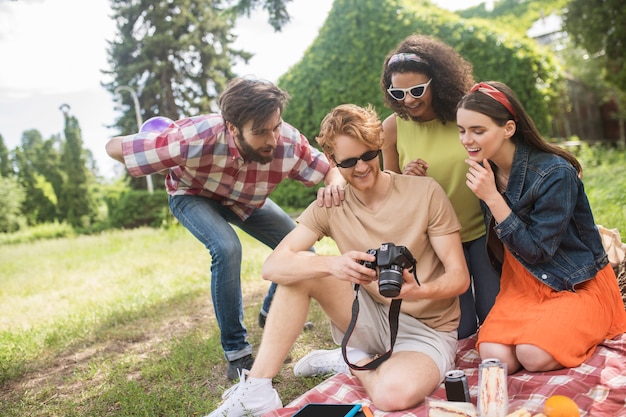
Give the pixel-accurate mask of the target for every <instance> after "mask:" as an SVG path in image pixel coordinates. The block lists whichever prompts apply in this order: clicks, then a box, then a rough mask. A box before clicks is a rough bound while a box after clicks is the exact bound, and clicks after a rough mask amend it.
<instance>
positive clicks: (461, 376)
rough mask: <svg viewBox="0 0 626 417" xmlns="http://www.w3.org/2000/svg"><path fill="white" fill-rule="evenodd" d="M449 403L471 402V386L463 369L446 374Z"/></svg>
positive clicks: (445, 383)
mask: <svg viewBox="0 0 626 417" xmlns="http://www.w3.org/2000/svg"><path fill="white" fill-rule="evenodd" d="M444 385H445V387H446V398H447V399H448V401H458V402H467V403H468V402H470V394H469V386H468V384H467V377H466V376H465V372H463V370H461V369H456V370H453V371H448V372H446V379H445V381H444Z"/></svg>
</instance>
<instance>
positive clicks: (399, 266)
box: [361, 242, 419, 298]
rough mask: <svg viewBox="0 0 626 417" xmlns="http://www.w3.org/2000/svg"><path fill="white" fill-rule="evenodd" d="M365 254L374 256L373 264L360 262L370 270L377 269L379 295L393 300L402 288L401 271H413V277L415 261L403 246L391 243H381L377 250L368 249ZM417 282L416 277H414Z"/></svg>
mask: <svg viewBox="0 0 626 417" xmlns="http://www.w3.org/2000/svg"><path fill="white" fill-rule="evenodd" d="M367 253H369V254H371V255H374V256H375V257H376V260H375V261H374V262H367V261H362V262H361V263H362V264H363V265H364V266H366V267H368V268H370V269H376V267H378V269H379V273H378V292H380V295H382V296H384V297H387V298H393V297H397V296H398V294H400V289H401V288H402V282H403V279H402V270H403V269H405V268H407V269H409V271H411V270H413V273H414V275H415V264H416V263H417V261H416V260H415V258H413V255H412V254H411V252H410V251H409V250H408V249H407V248H406V247H404V246H396V245H394V244H393V243H390V242H388V243H383V244H382V245H380V247H379V248H378V249H368V250H367ZM415 280H416V281H417V283H418V284H419V281H418V280H417V276H415Z"/></svg>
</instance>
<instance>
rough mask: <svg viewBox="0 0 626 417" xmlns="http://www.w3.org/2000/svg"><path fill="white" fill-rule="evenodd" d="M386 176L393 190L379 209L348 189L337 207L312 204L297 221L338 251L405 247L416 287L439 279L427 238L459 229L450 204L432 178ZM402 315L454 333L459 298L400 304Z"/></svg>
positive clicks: (374, 286) (373, 287) (371, 289)
mask: <svg viewBox="0 0 626 417" xmlns="http://www.w3.org/2000/svg"><path fill="white" fill-rule="evenodd" d="M385 172H386V173H387V174H389V175H391V186H390V187H389V190H388V192H387V195H386V197H385V201H384V203H383V204H382V205H381V206H380V208H379V209H378V210H377V211H375V212H374V211H372V210H370V209H368V208H367V207H365V206H364V205H363V204H362V203H361V202H360V201H359V200H358V199H357V198H356V197H355V195H354V192H353V190H352V188H351V187H350V186H349V185H348V186H347V187H346V197H345V200H344V201H343V203H342V204H341V205H340V206H333V207H319V206H318V205H317V203H315V202H313V203H312V204H311V205H309V207H308V208H307V209H306V210H305V211H304V212H303V213H302V214H301V215H300V217H299V218H298V222H299V223H301V224H302V225H304V226H306V227H308V228H309V229H311V230H312V231H313V232H315V233H317V234H318V236H319V239H321V238H322V237H324V236H329V237H330V238H332V239H333V240H334V241H335V243H336V244H337V247H338V248H339V251H340V252H341V253H345V252H347V251H350V250H358V251H363V252H365V251H366V250H368V249H378V248H379V247H380V245H381V244H382V243H387V242H391V243H394V244H395V245H396V246H406V247H407V249H409V251H410V252H411V254H413V257H414V258H415V259H416V260H417V265H416V271H417V277H418V279H419V281H420V283H426V282H429V281H432V280H435V279H438V277H439V276H441V275H442V274H443V272H444V267H443V265H442V264H441V261H440V260H439V258H438V257H437V255H436V253H435V251H434V249H433V247H432V246H431V245H430V241H429V238H428V237H429V236H440V235H446V234H450V233H454V232H457V231H459V229H460V228H461V225H460V223H459V221H458V219H457V217H456V214H455V212H454V209H453V208H452V205H451V204H450V200H448V197H447V196H446V193H445V192H444V191H443V189H442V188H441V186H440V185H439V184H438V183H437V182H436V181H435V180H434V179H432V178H430V177H416V176H409V175H399V174H396V173H393V172H389V171H385ZM383 175H385V174H383ZM363 288H364V289H366V290H367V292H368V293H369V294H371V295H372V297H373V298H374V299H375V300H377V301H378V302H380V303H384V304H389V303H390V299H389V298H386V297H383V296H381V295H380V294H379V292H378V283H377V282H373V283H371V284H369V285H366V286H363ZM402 311H403V312H404V313H407V314H410V315H411V316H413V317H415V318H417V319H419V320H421V321H422V322H423V323H424V324H426V325H428V326H430V327H432V328H433V329H436V330H439V331H452V330H456V328H457V327H458V323H459V317H460V309H459V301H458V297H453V298H449V299H445V300H419V301H403V302H402Z"/></svg>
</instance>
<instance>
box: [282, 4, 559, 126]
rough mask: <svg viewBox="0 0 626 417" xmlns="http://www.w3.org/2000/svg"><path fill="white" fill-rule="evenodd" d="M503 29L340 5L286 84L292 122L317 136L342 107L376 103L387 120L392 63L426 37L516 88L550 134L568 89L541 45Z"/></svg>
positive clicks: (483, 76) (419, 11) (426, 11)
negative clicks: (403, 48) (386, 85)
mask: <svg viewBox="0 0 626 417" xmlns="http://www.w3.org/2000/svg"><path fill="white" fill-rule="evenodd" d="M496 27H497V25H495V24H494V23H493V22H485V21H482V20H467V21H466V20H460V19H459V18H458V15H456V14H454V13H451V12H447V11H443V10H441V9H439V8H437V7H435V6H433V5H428V4H416V2H415V1H412V0H384V1H380V0H335V2H334V4H333V8H332V10H331V11H330V13H329V15H328V17H327V18H326V22H325V23H324V26H323V27H322V28H321V29H320V33H319V36H318V37H317V38H316V39H315V41H314V42H313V44H312V45H311V46H310V47H309V49H308V50H307V51H306V52H305V54H304V56H303V58H302V59H301V60H300V62H298V63H297V64H296V65H294V66H293V67H292V68H291V69H290V70H289V72H287V73H286V74H284V75H283V76H282V77H280V79H279V80H278V84H279V85H280V86H281V87H282V88H284V89H286V90H287V91H288V92H289V94H290V95H291V97H292V99H291V101H290V103H289V106H288V107H287V109H286V111H285V117H284V118H285V120H286V121H288V122H289V123H292V124H294V125H295V126H298V128H299V129H300V130H301V131H302V133H304V134H305V136H307V137H308V138H313V137H314V136H315V135H316V134H317V133H318V131H319V122H320V120H322V118H323V117H324V115H325V114H326V113H327V112H328V110H329V109H331V108H332V107H334V106H336V105H338V104H341V103H355V104H360V105H365V104H368V103H371V104H373V105H374V106H375V107H376V109H377V110H378V111H379V113H381V116H382V117H385V116H386V115H388V114H389V113H390V110H389V109H387V108H386V107H385V106H384V104H383V98H382V93H381V90H380V88H379V80H380V74H381V71H382V68H381V65H382V63H383V61H384V58H385V56H386V55H387V53H388V52H389V51H390V50H391V49H393V48H394V47H395V46H396V45H397V44H398V43H399V42H400V41H401V40H402V39H404V38H405V37H406V36H408V35H410V34H412V33H422V34H428V35H431V36H434V37H436V38H439V39H441V40H442V41H444V42H446V43H448V44H449V45H451V46H452V47H454V48H455V49H456V50H457V51H459V53H460V54H461V55H462V56H463V57H465V59H467V60H468V61H470V62H471V63H472V64H473V66H474V76H475V78H476V79H477V80H499V81H503V82H505V83H507V84H508V85H509V86H511V88H513V90H515V91H516V93H517V95H518V96H519V98H520V100H522V102H523V103H524V104H525V107H526V108H527V109H528V111H529V113H530V114H531V116H532V117H533V119H534V120H535V122H536V124H537V126H538V128H539V129H540V130H541V131H543V132H544V133H548V129H549V126H550V124H549V115H550V112H549V111H548V110H549V108H550V106H551V105H553V104H554V103H555V102H556V100H558V97H559V96H558V93H559V92H560V91H562V89H563V88H564V85H562V84H561V83H562V81H563V78H562V74H561V73H560V72H559V69H558V66H557V65H556V63H555V61H554V60H553V59H552V58H551V56H550V54H546V53H545V52H544V51H542V50H540V49H539V48H538V47H537V46H536V45H535V44H534V42H532V41H530V40H527V39H524V38H523V37H521V36H517V35H512V34H509V33H507V32H505V31H502V30H498V29H497V28H496ZM554 107H557V106H554Z"/></svg>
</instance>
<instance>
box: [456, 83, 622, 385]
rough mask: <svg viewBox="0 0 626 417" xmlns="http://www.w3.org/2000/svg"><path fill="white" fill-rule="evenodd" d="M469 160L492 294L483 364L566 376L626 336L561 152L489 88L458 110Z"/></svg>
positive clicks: (501, 88)
mask: <svg viewBox="0 0 626 417" xmlns="http://www.w3.org/2000/svg"><path fill="white" fill-rule="evenodd" d="M457 124H458V127H459V134H460V139H461V142H462V143H463V146H465V149H466V150H467V153H468V155H469V158H468V159H467V160H466V162H467V164H468V165H469V170H468V173H467V182H466V183H467V186H468V187H469V188H470V189H471V190H472V191H473V192H474V194H476V196H478V198H480V200H481V206H482V209H483V212H484V214H485V223H486V225H487V233H488V239H487V246H488V251H489V257H490V259H491V261H492V264H493V265H494V266H495V267H496V268H498V269H501V272H502V276H501V288H500V293H499V295H498V296H497V298H496V302H495V304H494V307H493V309H492V310H491V312H490V313H489V315H488V316H487V319H486V320H485V322H484V324H483V326H482V327H481V328H480V329H479V332H478V341H477V344H476V346H477V349H478V350H479V352H480V356H481V357H482V358H497V359H500V361H502V362H503V363H506V364H507V366H508V368H507V369H508V372H509V373H514V372H516V371H518V370H519V369H521V368H524V369H526V370H528V371H531V372H538V371H550V370H555V369H560V368H564V367H575V366H578V365H580V364H581V363H582V362H583V361H584V360H585V359H587V358H588V357H589V356H591V354H592V353H593V351H594V350H595V347H596V346H597V345H598V344H599V343H601V342H602V341H603V340H604V339H607V338H608V339H611V338H613V337H615V336H617V335H619V334H621V333H623V332H625V331H626V311H625V310H624V303H623V301H622V299H621V296H620V292H619V288H618V285H617V280H616V278H615V273H614V272H613V269H612V268H611V266H610V265H609V263H608V258H607V255H606V253H605V251H604V249H603V247H602V242H601V239H600V235H599V233H598V230H597V228H596V226H595V222H594V219H593V214H592V212H591V207H590V206H589V201H588V200H587V196H586V194H585V191H584V188H583V183H582V181H581V180H580V175H581V166H580V164H579V163H578V161H577V160H576V158H575V157H574V156H573V155H572V154H570V153H569V152H567V151H565V150H563V149H561V148H559V147H557V146H554V145H551V144H549V143H547V142H546V141H544V140H543V138H542V137H541V135H540V134H539V132H538V131H537V128H536V127H535V125H534V123H533V121H532V120H531V119H530V117H529V116H528V114H527V113H526V111H525V110H524V108H523V107H522V105H521V104H520V102H519V100H518V99H517V97H516V96H515V94H514V93H513V91H511V89H510V88H508V87H507V86H506V85H504V84H502V83H498V82H487V83H479V84H476V85H475V86H474V87H472V89H471V90H470V92H469V93H468V94H467V95H466V96H465V97H463V99H462V100H461V101H460V102H459V105H458V109H457Z"/></svg>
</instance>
